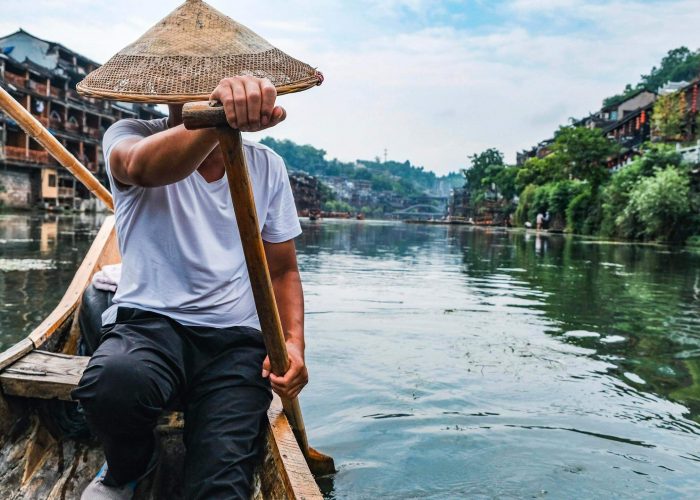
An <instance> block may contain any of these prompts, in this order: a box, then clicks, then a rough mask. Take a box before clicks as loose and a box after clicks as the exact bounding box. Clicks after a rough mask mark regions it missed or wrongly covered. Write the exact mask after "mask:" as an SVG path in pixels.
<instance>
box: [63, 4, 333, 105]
mask: <svg viewBox="0 0 700 500" xmlns="http://www.w3.org/2000/svg"><path fill="white" fill-rule="evenodd" d="M243 75H252V76H257V77H260V78H268V79H269V80H270V81H272V83H273V84H274V85H275V86H276V87H277V92H278V94H284V93H290V92H299V91H301V90H305V89H308V88H310V87H313V86H315V85H320V83H321V82H322V81H323V77H322V75H321V74H320V73H319V72H317V71H316V70H315V69H314V68H312V67H311V66H309V65H308V64H305V63H303V62H301V61H299V60H297V59H294V58H292V57H290V56H288V55H287V54H285V53H284V52H282V51H281V50H279V49H276V48H275V47H273V46H272V45H271V44H270V43H269V42H268V41H267V40H265V39H264V38H262V37H260V36H259V35H257V34H256V33H255V32H253V31H252V30H250V29H248V28H247V27H245V26H243V25H242V24H239V23H237V22H236V21H234V20H233V19H231V18H230V17H228V16H226V15H224V14H222V13H221V12H219V11H218V10H216V9H215V8H213V7H211V6H210V5H208V4H207V3H206V2H204V1H202V0H186V2H185V3H183V4H182V5H180V6H178V7H177V8H176V9H175V10H174V11H173V12H171V13H170V14H168V15H167V16H166V17H164V18H163V19H161V20H160V21H158V22H157V23H156V24H155V25H154V26H153V27H152V28H150V29H149V30H148V31H147V32H146V33H144V34H143V35H142V36H141V37H140V38H139V39H138V40H136V41H135V42H133V43H131V44H129V45H127V46H126V47H124V49H122V50H121V51H119V52H118V53H117V54H116V55H115V56H114V57H112V58H111V59H110V60H109V61H107V63H105V64H104V65H103V66H101V67H100V68H98V69H96V70H95V71H93V72H92V73H90V74H89V75H88V76H87V77H85V79H84V80H83V81H82V82H80V83H79V84H78V86H77V89H78V92H80V93H82V94H84V95H88V96H92V97H102V98H106V99H115V100H121V101H131V102H152V103H173V102H186V101H191V100H197V99H207V98H208V97H209V94H211V92H212V91H213V90H214V88H215V87H216V85H217V84H218V83H219V81H221V79H223V78H226V77H232V76H243Z"/></svg>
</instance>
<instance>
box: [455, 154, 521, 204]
mask: <svg viewBox="0 0 700 500" xmlns="http://www.w3.org/2000/svg"><path fill="white" fill-rule="evenodd" d="M469 159H470V160H471V165H470V167H469V168H467V169H465V170H463V171H462V173H463V174H464V178H465V180H466V185H467V187H468V189H469V191H470V192H471V196H472V198H473V199H474V200H475V201H476V202H477V203H479V202H481V201H483V200H484V199H485V198H487V197H490V196H495V195H497V194H499V195H501V196H502V197H503V198H505V199H506V200H512V199H513V198H514V197H515V196H516V195H517V194H518V187H517V182H516V179H517V174H518V170H519V169H518V168H517V167H515V166H509V165H506V164H505V163H504V161H503V153H501V152H500V151H499V150H498V149H495V148H490V149H487V150H486V151H483V152H481V153H478V154H475V155H472V156H470V157H469Z"/></svg>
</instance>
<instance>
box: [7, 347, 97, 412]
mask: <svg viewBox="0 0 700 500" xmlns="http://www.w3.org/2000/svg"><path fill="white" fill-rule="evenodd" d="M89 360H90V358H89V357H87V356H68V355H66V354H57V353H52V352H47V351H32V352H31V353H29V354H27V355H26V356H25V357H23V358H22V359H20V360H19V361H17V362H15V363H14V364H12V365H10V366H9V367H8V368H6V369H5V370H3V372H2V373H0V386H2V391H3V393H4V394H6V395H9V396H22V397H25V398H40V399H54V398H58V399H63V400H66V401H70V400H71V397H70V392H71V391H72V390H73V389H74V388H75V387H76V386H77V385H78V382H79V381H80V377H81V376H82V374H83V371H84V370H85V367H86V366H87V363H88V361H89Z"/></svg>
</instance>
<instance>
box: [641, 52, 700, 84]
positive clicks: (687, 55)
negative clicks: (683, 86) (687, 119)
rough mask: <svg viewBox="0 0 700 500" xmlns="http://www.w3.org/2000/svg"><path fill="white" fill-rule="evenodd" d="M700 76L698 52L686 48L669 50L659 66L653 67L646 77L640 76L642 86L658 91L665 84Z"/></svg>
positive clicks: (699, 54) (699, 53) (699, 55)
mask: <svg viewBox="0 0 700 500" xmlns="http://www.w3.org/2000/svg"><path fill="white" fill-rule="evenodd" d="M698 74H700V51H691V50H690V49H688V47H679V48H677V49H673V50H669V51H668V53H667V54H666V56H664V58H663V59H662V60H661V65H660V66H659V67H658V68H657V67H653V68H652V69H651V72H650V73H649V74H648V75H642V84H643V85H645V86H646V87H647V88H650V89H653V90H658V89H659V88H661V87H662V86H663V85H665V84H666V83H667V82H680V81H687V82H689V81H691V80H693V79H694V78H697V76H698Z"/></svg>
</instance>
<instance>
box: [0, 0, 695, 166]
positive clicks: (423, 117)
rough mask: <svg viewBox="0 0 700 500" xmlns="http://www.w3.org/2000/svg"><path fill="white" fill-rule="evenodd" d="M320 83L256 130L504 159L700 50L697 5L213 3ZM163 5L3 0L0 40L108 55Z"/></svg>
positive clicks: (349, 152)
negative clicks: (22, 36) (23, 38)
mask: <svg viewBox="0 0 700 500" xmlns="http://www.w3.org/2000/svg"><path fill="white" fill-rule="evenodd" d="M209 3H210V4H211V5H212V6H214V7H215V8H217V9H219V10H221V11H222V12H224V13H225V14H227V15H229V16H230V17H232V18H234V19H235V20H237V21H238V22H241V23H243V24H245V25H246V26H248V27H249V28H251V29H253V30H254V31H255V32H257V33H258V34H260V35H261V36H263V37H264V38H266V39H267V40H269V41H270V42H271V43H272V44H273V45H275V46H276V47H278V48H280V49H281V50H283V51H285V52H287V53H288V54H290V55H292V56H293V57H296V58H298V59H301V60H303V61H305V62H307V63H309V64H311V65H312V66H315V67H318V68H319V69H320V70H321V71H322V72H323V73H324V75H325V82H324V84H323V85H322V86H321V87H317V88H314V89H312V90H309V91H307V92H303V93H300V94H294V95H289V96H283V97H280V99H279V103H280V104H281V105H282V106H284V107H285V108H286V109H287V112H288V118H287V120H286V121H285V122H284V123H282V124H281V125H279V126H278V127H276V128H274V129H271V130H269V131H266V132H265V133H263V134H257V135H253V137H252V138H253V139H257V138H260V137H261V136H264V135H271V136H273V137H276V138H286V139H291V140H293V141H295V142H298V143H303V144H312V145H313V146H315V147H318V148H322V149H324V150H326V151H327V154H328V158H338V159H340V160H343V161H353V160H355V159H358V158H359V159H372V158H375V157H382V158H383V157H384V151H385V150H386V151H387V158H388V159H389V160H396V161H405V160H410V161H411V162H412V163H414V164H417V165H422V166H424V167H425V168H426V169H428V170H432V171H434V172H436V173H438V174H445V173H448V172H451V171H457V170H459V169H461V168H464V167H465V166H466V165H467V164H468V156H469V155H472V154H475V153H478V152H481V151H483V150H485V149H487V148H490V147H495V148H498V149H500V150H501V151H503V153H504V154H505V155H506V159H507V160H508V161H514V159H515V155H516V152H518V151H520V150H523V149H527V148H529V147H531V146H533V145H535V144H536V143H537V142H539V141H541V140H543V139H547V138H549V137H551V136H552V134H553V132H554V131H555V130H556V129H557V127H558V126H559V125H562V124H566V123H568V121H569V118H571V117H582V116H585V115H587V114H588V113H590V112H593V111H596V110H597V109H598V108H599V107H600V103H601V101H602V99H603V98H604V97H606V96H609V95H612V94H615V93H618V92H619V91H621V90H622V89H623V88H624V86H625V84H627V83H636V82H638V81H639V77H640V75H641V74H644V73H648V72H649V70H650V69H651V67H652V66H654V65H655V64H658V62H659V61H660V60H661V58H662V57H663V56H664V54H665V53H666V52H667V51H668V50H670V49H672V48H676V47H679V46H681V45H685V46H687V47H689V48H691V49H693V50H695V49H697V48H700V30H699V29H698V26H700V1H699V0H610V1H599V0H502V1H498V0H489V1H487V0H304V1H303V2H301V1H296V0H258V1H254V2H252V1H247V2H243V1H239V0H210V1H209ZM177 5H179V2H178V1H168V0H149V1H144V0H140V1H136V0H119V1H101V2H98V1H95V0H27V1H23V2H20V1H17V0H0V12H2V13H3V15H2V17H1V18H0V35H4V34H8V33H11V32H13V31H15V30H17V29H18V28H20V27H22V28H24V29H25V30H26V31H28V32H30V33H32V34H34V35H36V36H38V37H40V38H44V39H47V40H51V41H56V42H60V43H62V44H63V45H65V46H67V47H69V48H71V49H73V50H75V51H76V52H79V53H81V54H84V55H86V56H87V57H90V58H91V59H93V60H95V61H97V62H105V61H106V60H107V59H108V58H109V57H111V56H112V55H113V54H115V53H116V52H117V51H119V50H120V49H121V48H122V47H124V46H125V45H127V44H129V43H131V42H132V41H134V40H135V39H137V38H138V37H139V36H140V35H141V34H142V33H143V32H145V31H146V30H147V29H148V28H150V27H151V26H152V25H153V24H155V23H156V22H157V21H158V20H159V19H161V18H162V17H164V16H165V15H166V14H168V13H169V12H170V11H171V10H173V9H174V8H175V7H176V6H177Z"/></svg>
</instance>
